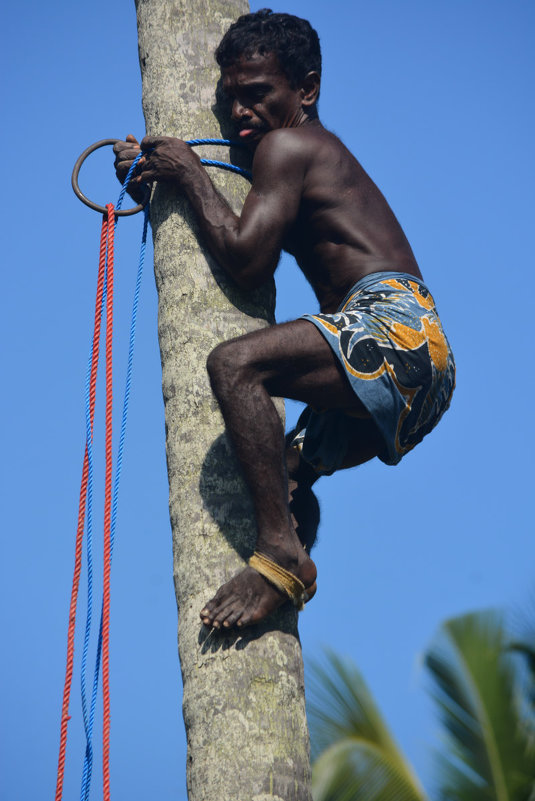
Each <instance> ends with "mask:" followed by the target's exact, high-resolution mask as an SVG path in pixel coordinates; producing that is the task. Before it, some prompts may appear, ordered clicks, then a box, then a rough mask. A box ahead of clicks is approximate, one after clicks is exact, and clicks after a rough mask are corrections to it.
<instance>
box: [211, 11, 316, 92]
mask: <svg viewBox="0 0 535 801" xmlns="http://www.w3.org/2000/svg"><path fill="white" fill-rule="evenodd" d="M254 53H260V55H267V54H268V53H274V54H275V55H276V56H277V59H278V61H279V64H280V67H281V69H282V71H283V72H284V74H285V75H286V77H287V78H288V81H289V82H290V86H291V87H292V88H293V89H295V88H296V87H297V86H298V85H299V83H300V82H301V81H302V80H303V78H304V77H305V76H306V75H307V74H308V73H309V72H312V71H315V72H317V73H318V74H319V75H321V50H320V40H319V37H318V34H317V33H316V31H315V30H314V28H313V27H312V26H311V24H310V23H309V22H307V20H306V19H300V18H299V17H294V16H293V14H274V13H273V12H272V11H271V9H269V8H263V9H261V10H260V11H256V12H255V13H254V14H244V15H243V16H241V17H239V18H238V19H237V20H236V22H234V23H233V24H232V25H231V26H230V28H229V29H228V31H227V32H226V34H225V35H224V36H223V38H222V40H221V42H220V44H219V46H218V48H217V50H216V51H215V57H216V61H217V63H218V64H219V66H220V67H222V68H224V67H230V66H231V65H232V64H235V63H236V61H238V59H239V58H240V57H241V56H245V57H246V58H248V57H250V56H252V55H253V54H254Z"/></svg>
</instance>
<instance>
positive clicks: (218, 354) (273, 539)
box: [201, 320, 377, 628]
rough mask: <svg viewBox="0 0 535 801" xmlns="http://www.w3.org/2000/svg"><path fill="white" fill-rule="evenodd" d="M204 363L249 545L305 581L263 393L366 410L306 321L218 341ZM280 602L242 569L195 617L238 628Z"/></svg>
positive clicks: (309, 576)
mask: <svg viewBox="0 0 535 801" xmlns="http://www.w3.org/2000/svg"><path fill="white" fill-rule="evenodd" d="M207 366H208V371H209V374H210V379H211V382H212V388H213V390H214V393H215V395H216V397H217V399H218V401H219V405H220V407H221V411H222V414H223V417H224V420H225V423H226V427H227V432H228V435H229V437H230V440H231V441H232V444H233V446H234V449H235V452H236V456H237V458H238V461H239V463H240V465H241V468H242V471H243V475H244V478H245V480H246V482H247V484H248V486H249V489H250V491H251V495H252V500H253V504H254V508H255V513H256V522H257V530H258V537H257V543H256V550H257V551H259V552H261V553H263V554H265V555H266V556H267V557H269V558H270V559H272V560H273V561H274V562H277V564H279V565H281V566H282V567H284V568H285V569H287V570H289V571H290V572H291V573H293V574H294V575H295V576H297V578H299V579H300V580H301V581H302V582H303V584H304V585H305V587H309V586H311V585H313V583H314V581H315V577H316V569H315V566H314V563H313V562H312V560H311V559H310V558H309V556H308V555H307V554H306V552H305V551H304V549H303V548H302V546H301V544H300V542H299V539H298V537H297V535H296V533H295V527H294V525H293V524H292V521H291V518H290V512H289V506H288V475H287V468H286V458H285V449H286V448H285V438H284V430H283V428H282V425H281V422H280V419H279V416H278V414H277V411H276V409H275V406H274V404H273V401H272V400H271V397H272V396H273V397H285V398H291V399H294V400H299V401H302V402H304V403H307V404H311V405H312V406H315V407H316V408H324V409H348V410H352V411H353V412H357V413H358V412H360V413H361V414H362V415H363V416H364V415H366V410H365V409H364V407H362V405H361V403H360V401H359V400H358V398H357V397H356V396H355V394H354V393H353V391H352V389H351V387H350V385H349V382H348V381H347V379H346V377H345V376H344V374H343V372H342V370H341V368H340V366H339V364H338V362H337V360H336V358H335V356H334V355H333V353H332V351H331V348H330V347H329V345H328V344H327V342H326V341H325V339H324V338H323V336H322V335H321V333H320V332H319V331H318V330H317V329H316V327H315V326H314V325H313V324H312V323H310V322H308V321H306V320H296V321H295V322H292V323H284V324H282V325H277V326H272V327H270V328H267V329H263V330H261V331H255V332H253V333H251V334H246V335H245V336H243V337H238V338H237V339H234V340H230V341H229V342H225V343H223V344H221V345H219V346H218V347H217V348H216V349H215V350H214V351H213V352H212V354H210V357H209V359H208V365H207ZM376 452H377V451H376ZM372 455H375V454H374V453H372V454H370V455H368V456H367V457H366V458H371V456H372ZM284 600H286V597H285V596H284V595H283V594H282V593H281V592H279V590H277V589H276V588H275V587H274V586H273V585H272V584H270V583H269V582H268V581H267V580H266V579H264V578H263V577H262V576H260V575H259V574H258V573H257V572H256V571H255V570H253V569H252V568H246V569H245V570H243V571H242V572H241V573H239V574H238V575H237V576H236V577H235V578H233V579H231V581H229V582H227V584H225V585H223V587H221V588H220V589H219V591H218V592H217V594H216V595H215V597H214V598H213V599H212V600H211V601H210V602H209V603H208V604H207V605H206V607H205V608H204V609H203V610H202V612H201V618H202V619H203V621H204V622H205V623H206V624H207V625H213V626H215V627H216V628H217V627H219V626H221V625H223V626H225V627H230V626H234V625H238V626H245V625H249V624H251V623H255V622H257V621H259V620H261V619H262V618H264V617H265V616H266V615H268V614H270V612H272V611H273V610H274V609H276V608H277V607H278V606H280V604H281V603H283V602H284Z"/></svg>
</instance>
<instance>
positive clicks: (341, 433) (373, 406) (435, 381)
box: [292, 272, 455, 474]
mask: <svg viewBox="0 0 535 801" xmlns="http://www.w3.org/2000/svg"><path fill="white" fill-rule="evenodd" d="M302 319H305V320H310V322H312V323H314V325H315V326H317V328H318V329H319V330H320V331H321V333H322V334H323V336H324V337H325V339H326V340H327V342H328V343H329V345H330V346H331V348H332V350H333V352H334V353H335V355H336V357H337V358H338V359H339V361H340V363H341V365H342V367H343V369H344V372H345V374H346V376H347V378H348V380H349V382H350V384H351V386H352V388H353V391H354V392H355V394H356V395H357V396H358V398H359V399H360V400H361V402H362V403H363V405H364V406H365V407H366V409H367V410H368V412H369V413H370V415H371V417H372V419H373V420H374V422H375V424H376V425H377V428H378V429H379V432H380V433H381V436H382V438H383V440H384V449H383V450H382V451H381V452H380V453H379V454H378V456H379V458H380V459H381V460H382V461H383V462H385V463H386V464H397V463H398V462H399V461H400V459H401V458H402V457H403V456H404V455H405V454H406V453H407V452H408V451H410V450H411V449H412V448H414V446H415V445H417V444H418V443H419V442H420V441H421V440H422V439H423V438H424V437H425V435H426V434H428V433H429V432H430V431H431V429H433V428H434V427H435V426H436V424H437V423H438V421H439V420H440V418H441V417H442V415H443V414H444V412H445V411H446V409H447V408H448V406H449V405H450V401H451V396H452V393H453V390H454V387H455V362H454V360H453V354H452V352H451V349H450V346H449V344H448V340H447V339H446V337H445V335H444V331H443V330H442V325H441V322H440V319H439V317H438V314H437V310H436V308H435V302H434V300H433V298H432V297H431V294H430V292H429V290H428V289H427V287H426V286H425V284H424V283H423V282H422V281H420V280H419V279H418V278H415V277H414V276H412V275H408V274H406V273H395V272H382V273H374V274H372V275H367V276H365V278H363V279H361V280H360V281H359V282H358V283H356V284H355V286H354V287H353V288H352V289H351V291H350V292H349V293H348V295H347V296H346V298H345V299H344V301H343V303H342V305H341V306H340V309H339V310H338V311H337V312H335V313H334V314H313V315H312V314H306V315H304V316H303V318H302ZM361 430H362V420H357V419H356V418H354V417H351V415H350V414H347V413H346V412H342V411H339V410H327V411H324V412H319V411H317V410H314V409H311V408H310V407H307V409H305V411H304V412H303V414H302V415H301V417H300V419H299V421H298V423H297V429H296V431H297V434H296V436H295V437H294V439H293V442H292V444H293V445H294V446H296V447H298V448H299V449H300V450H301V453H302V455H303V458H304V459H305V460H306V461H308V462H310V464H312V466H313V467H314V468H315V469H316V471H317V472H318V473H325V474H329V473H332V472H334V471H335V470H337V469H338V468H339V467H340V466H341V464H342V462H343V460H344V456H345V453H346V450H347V445H348V443H349V442H350V441H351V438H352V437H358V435H359V431H361Z"/></svg>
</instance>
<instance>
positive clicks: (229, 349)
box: [206, 339, 248, 397]
mask: <svg viewBox="0 0 535 801" xmlns="http://www.w3.org/2000/svg"><path fill="white" fill-rule="evenodd" d="M247 366H248V365H247V359H246V354H245V352H244V348H243V347H242V346H241V345H240V342H239V339H233V340H230V341H229V342H221V344H219V345H217V346H216V347H215V348H214V349H213V351H212V352H211V353H210V354H209V356H208V359H207V360H206V369H207V370H208V375H209V377H210V383H211V385H212V389H213V391H214V393H215V395H216V396H217V397H219V396H220V395H222V394H227V393H228V392H232V391H233V389H235V388H236V387H237V386H240V385H242V384H243V382H244V380H245V376H246V375H247V372H248V371H247Z"/></svg>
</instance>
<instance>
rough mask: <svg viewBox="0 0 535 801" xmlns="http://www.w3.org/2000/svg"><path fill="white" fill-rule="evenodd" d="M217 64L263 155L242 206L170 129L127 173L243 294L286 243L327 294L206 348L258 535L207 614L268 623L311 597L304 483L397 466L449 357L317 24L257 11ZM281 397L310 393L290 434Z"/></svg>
mask: <svg viewBox="0 0 535 801" xmlns="http://www.w3.org/2000/svg"><path fill="white" fill-rule="evenodd" d="M216 59H217V61H218V63H219V65H220V67H221V78H222V86H223V90H224V91H225V93H226V95H227V96H228V98H229V101H230V103H231V108H232V119H233V120H234V122H235V123H236V125H237V128H238V136H239V138H240V140H241V141H242V142H243V143H244V144H245V145H246V146H247V147H248V148H249V149H250V150H251V152H252V153H253V154H254V156H253V167H252V187H251V190H250V192H249V194H248V196H247V199H246V201H245V204H244V207H243V210H242V213H241V216H239V217H238V216H236V215H235V214H234V213H233V212H232V210H231V209H230V208H229V207H228V206H227V204H226V203H225V202H224V200H222V199H221V197H220V196H219V195H218V194H217V192H216V191H215V189H214V187H213V185H212V183H211V181H210V179H209V177H208V175H207V173H206V171H205V170H204V169H203V167H202V166H201V165H200V161H199V158H198V156H197V155H196V154H195V153H194V152H193V151H192V150H191V149H190V148H189V146H187V145H186V144H185V143H184V142H182V141H181V140H178V139H174V138H171V137H146V138H145V139H144V140H143V141H142V143H141V149H142V151H143V153H144V156H143V158H142V160H141V162H140V169H139V173H138V175H137V177H136V178H135V184H142V183H151V182H153V181H166V182H168V183H170V184H172V185H173V186H176V188H177V189H179V190H181V191H182V192H183V193H184V194H185V195H186V197H187V198H188V200H189V202H190V203H191V206H192V208H193V210H194V212H195V214H196V216H197V218H198V222H199V226H200V236H201V237H202V239H203V242H204V244H205V245H206V246H207V247H208V249H209V250H210V252H211V253H212V255H213V256H214V257H215V258H216V260H217V261H218V262H219V263H220V264H221V265H222V267H223V268H224V269H225V270H226V271H227V273H228V274H229V275H230V276H231V277H232V278H233V279H234V280H235V281H236V283H237V284H238V285H239V286H240V287H242V288H243V289H244V290H250V289H253V288H255V287H257V286H259V285H260V284H262V283H263V282H264V281H266V280H267V279H269V278H271V276H272V275H273V273H274V272H275V269H276V267H277V263H278V261H279V257H280V253H281V250H282V249H284V250H286V251H288V252H289V253H291V254H293V255H294V257H295V259H296V261H297V263H298V264H299V266H300V268H301V270H302V271H303V273H304V274H305V276H306V278H307V279H308V281H309V282H310V284H311V285H312V288H313V289H314V292H315V294H316V296H317V298H318V302H319V306H320V313H319V314H316V315H307V316H306V317H304V318H301V319H299V320H295V321H293V322H290V323H284V324H281V325H274V326H271V327H269V328H267V329H263V330H260V331H255V332H253V333H251V334H247V335H245V336H242V337H238V338H236V339H233V340H230V341H228V342H224V343H222V344H220V345H219V346H218V347H217V348H216V349H215V350H214V351H213V352H212V353H211V354H210V356H209V359H208V364H207V367H208V372H209V375H210V380H211V383H212V388H213V391H214V393H215V395H216V397H217V399H218V402H219V405H220V407H221V411H222V414H223V417H224V420H225V423H226V427H227V431H228V434H229V437H230V439H231V441H232V443H233V446H234V449H235V451H236V455H237V458H238V460H239V463H240V465H241V468H242V470H243V475H244V477H245V480H246V482H247V484H248V486H249V489H250V491H251V495H252V499H253V503H254V508H255V513H256V521H257V530H258V537H257V543H256V551H255V554H254V556H253V557H252V558H251V560H250V563H249V566H247V567H246V568H245V569H244V570H242V571H241V572H240V573H239V574H238V575H237V576H235V577H234V578H233V579H231V580H230V581H229V582H227V583H226V584H224V585H223V586H222V587H221V588H220V589H219V590H218V592H217V594H216V595H215V596H214V598H213V599H212V600H211V601H209V602H208V603H207V604H206V606H205V607H204V608H203V609H202V610H201V619H202V620H203V622H204V623H205V624H206V625H209V626H213V627H215V628H220V627H224V628H230V627H233V626H238V627H241V626H246V625H250V624H252V623H256V622H258V621H259V620H261V619H263V618H264V617H266V616H267V615H269V614H270V613H271V612H272V611H273V610H274V609H276V608H277V607H278V606H279V605H280V604H282V603H283V602H285V601H286V600H288V597H290V598H291V599H292V600H293V601H294V603H296V605H298V606H301V605H302V603H303V602H304V601H305V600H307V599H308V598H309V597H311V596H312V594H313V593H314V591H315V579H316V568H315V565H314V563H313V562H312V560H311V559H310V557H309V555H308V553H307V551H306V550H305V549H304V548H303V546H302V544H301V542H300V540H299V537H298V534H297V531H296V529H297V528H298V526H301V527H302V528H304V529H306V528H307V527H310V525H311V521H310V520H308V521H307V520H305V518H306V515H307V511H308V512H309V517H312V518H313V516H314V515H313V513H312V514H310V508H311V507H313V501H314V500H315V499H314V495H313V493H312V492H311V491H310V487H311V486H312V484H313V483H314V481H315V480H316V479H317V478H318V477H319V476H320V475H322V474H330V473H332V472H334V471H335V470H338V469H343V468H347V467H353V466H355V465H359V464H362V463H363V462H365V461H367V460H369V459H371V458H373V457H374V456H378V457H379V458H380V459H382V460H383V461H384V462H386V463H387V464H396V463H397V462H398V461H399V460H400V459H401V457H402V456H403V455H404V454H405V453H406V452H407V451H408V450H410V449H411V448H413V447H414V446H415V445H416V444H417V443H418V442H419V441H420V440H421V439H422V438H423V436H425V434H427V433H428V432H429V431H430V430H431V429H432V428H433V427H434V425H436V423H437V422H438V420H439V419H440V417H441V416H442V414H443V412H444V411H445V410H446V409H447V407H448V405H449V402H450V398H451V394H452V391H453V387H454V372H455V368H454V363H453V357H452V355H451V352H450V349H449V346H448V343H447V340H446V338H445V336H444V334H443V331H442V327H441V324H440V320H439V318H438V316H437V313H436V309H435V305H434V301H433V298H432V297H431V295H430V293H429V291H428V289H427V288H426V286H425V285H424V284H423V282H422V276H421V273H420V270H419V268H418V265H417V263H416V260H415V258H414V255H413V253H412V250H411V248H410V245H409V243H408V241H407V239H406V237H405V235H404V233H403V231H402V230H401V227H400V225H399V223H398V222H397V220H396V218H395V217H394V214H393V213H392V211H391V209H390V208H389V206H388V204H387V202H386V200H385V198H384V197H383V196H382V194H381V193H380V191H379V190H378V189H377V187H376V186H375V185H374V183H373V182H372V180H371V179H370V178H369V176H368V175H367V174H366V173H365V171H364V170H363V168H362V167H361V166H360V164H359V163H358V162H357V161H356V159H355V158H354V157H353V156H352V154H351V153H350V152H349V151H348V150H347V149H346V148H345V147H344V145H343V144H342V143H341V142H340V140H339V139H338V138H337V137H336V136H334V135H333V134H332V133H330V132H329V131H327V130H326V129H325V128H324V127H323V126H322V124H321V122H320V120H319V118H318V112H317V101H318V95H319V89H320V74H321V55H320V48H319V40H318V36H317V34H316V32H315V31H314V30H313V29H312V28H311V26H310V25H309V23H308V22H306V21H305V20H301V19H298V18H297V17H293V16H290V15H287V14H272V13H271V11H268V10H263V11H259V12H257V13H255V14H248V15H245V16H243V17H240V19H238V21H237V22H236V23H235V24H234V25H232V26H231V28H230V29H229V31H228V32H227V33H226V34H225V36H224V38H223V40H222V42H221V44H220V45H219V47H218V49H217V51H216ZM115 149H116V153H117V160H116V166H117V171H118V174H119V177H121V178H124V176H125V174H126V170H127V169H128V167H129V166H130V164H131V162H132V160H133V158H134V157H135V156H136V155H137V153H138V152H139V146H138V145H137V142H136V141H135V139H134V137H132V136H129V137H127V142H125V143H120V144H119V145H116V148H115ZM272 397H284V398H292V399H294V400H298V401H302V402H304V403H306V404H307V409H306V410H305V413H304V414H303V415H302V417H301V420H300V421H299V423H298V427H297V430H296V431H295V432H293V433H292V435H291V436H290V437H289V438H288V439H287V440H286V441H285V437H284V431H283V428H282V426H281V422H280V419H279V417H278V414H277V412H276V409H275V406H274V404H273V402H272V400H271V399H272ZM286 443H287V444H286ZM289 489H290V496H291V497H292V498H293V501H294V503H293V504H292V510H290V507H289V503H288V490H289ZM300 498H301V502H300V501H299V499H300ZM303 499H304V502H303ZM307 499H308V500H309V502H308V503H307ZM292 511H293V512H294V515H292V513H291V512H292ZM295 518H297V521H296V519H295ZM312 524H313V521H312Z"/></svg>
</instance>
